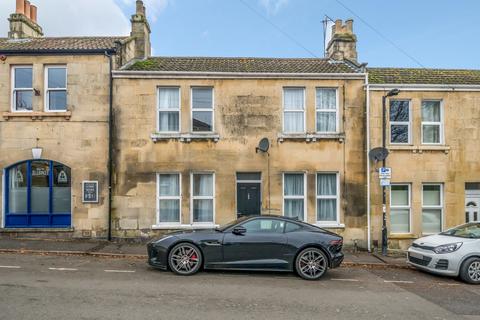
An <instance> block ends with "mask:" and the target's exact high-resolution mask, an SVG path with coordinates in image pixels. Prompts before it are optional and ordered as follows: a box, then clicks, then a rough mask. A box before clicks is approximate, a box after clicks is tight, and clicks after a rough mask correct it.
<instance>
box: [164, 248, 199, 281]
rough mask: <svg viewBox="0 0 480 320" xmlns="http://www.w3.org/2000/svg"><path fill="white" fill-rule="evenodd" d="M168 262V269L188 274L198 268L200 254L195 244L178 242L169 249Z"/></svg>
mask: <svg viewBox="0 0 480 320" xmlns="http://www.w3.org/2000/svg"><path fill="white" fill-rule="evenodd" d="M168 264H169V266H170V269H171V270H172V271H173V272H175V273H176V274H180V275H184V276H189V275H192V274H194V273H196V272H197V271H198V270H199V269H200V267H201V265H202V255H201V253H200V250H199V249H198V248H197V247H196V246H195V245H193V244H190V243H180V244H178V245H176V246H175V247H173V249H172V250H171V251H170V254H169V256H168Z"/></svg>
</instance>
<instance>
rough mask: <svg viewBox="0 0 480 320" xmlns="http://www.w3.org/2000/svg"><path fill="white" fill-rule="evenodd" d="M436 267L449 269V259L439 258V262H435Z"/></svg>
mask: <svg viewBox="0 0 480 320" xmlns="http://www.w3.org/2000/svg"><path fill="white" fill-rule="evenodd" d="M435 269H439V270H447V269H448V260H446V259H440V260H438V262H437V263H436V264H435Z"/></svg>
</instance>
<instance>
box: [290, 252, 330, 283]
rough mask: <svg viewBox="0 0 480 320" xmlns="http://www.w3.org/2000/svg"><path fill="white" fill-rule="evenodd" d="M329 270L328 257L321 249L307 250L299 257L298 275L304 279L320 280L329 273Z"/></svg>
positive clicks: (297, 263)
mask: <svg viewBox="0 0 480 320" xmlns="http://www.w3.org/2000/svg"><path fill="white" fill-rule="evenodd" d="M327 268H328V261H327V257H326V256H325V254H324V253H323V252H322V251H321V250H320V249H317V248H307V249H305V250H303V251H302V252H300V254H299V255H298V257H297V261H296V269H297V273H298V274H299V275H300V276H301V277H302V278H304V279H307V280H317V279H320V278H321V277H322V276H323V275H324V274H325V272H327Z"/></svg>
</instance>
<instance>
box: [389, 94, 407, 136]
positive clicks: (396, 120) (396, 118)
mask: <svg viewBox="0 0 480 320" xmlns="http://www.w3.org/2000/svg"><path fill="white" fill-rule="evenodd" d="M410 141H411V134H410V101H409V100H391V101H390V143H398V144H408V143H410Z"/></svg>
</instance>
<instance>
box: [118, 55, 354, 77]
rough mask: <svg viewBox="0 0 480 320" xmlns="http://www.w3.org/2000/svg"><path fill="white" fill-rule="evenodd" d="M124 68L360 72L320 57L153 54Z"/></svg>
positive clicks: (171, 70)
mask: <svg viewBox="0 0 480 320" xmlns="http://www.w3.org/2000/svg"><path fill="white" fill-rule="evenodd" d="M125 70H129V71H164V72H230V73H359V72H360V71H359V70H358V69H357V68H355V67H353V66H351V65H349V64H347V63H345V62H339V61H333V60H329V59H319V58H217V57H152V58H148V59H146V60H142V61H137V62H136V63H134V64H132V65H130V66H129V67H127V68H126V69H125Z"/></svg>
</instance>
